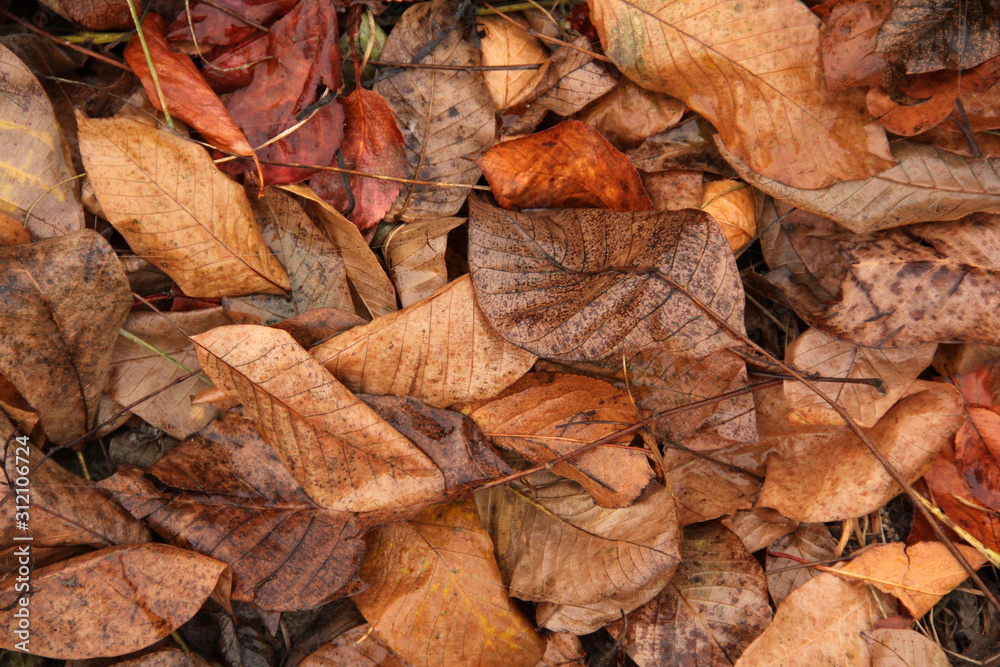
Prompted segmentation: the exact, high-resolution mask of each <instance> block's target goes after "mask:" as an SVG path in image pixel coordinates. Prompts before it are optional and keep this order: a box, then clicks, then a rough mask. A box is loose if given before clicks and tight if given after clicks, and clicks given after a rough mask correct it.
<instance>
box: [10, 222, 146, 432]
mask: <svg viewBox="0 0 1000 667" xmlns="http://www.w3.org/2000/svg"><path fill="white" fill-rule="evenodd" d="M0 287H2V289H3V293H4V303H5V308H4V309H3V311H2V313H3V316H2V318H0V324H2V326H0V329H2V331H0V351H2V354H0V373H2V375H3V376H4V377H5V378H6V379H7V380H9V381H10V382H11V383H13V384H14V386H15V387H16V388H17V390H18V391H19V392H20V393H21V395H22V396H23V397H24V398H25V399H26V400H27V401H28V403H30V404H31V407H33V408H34V409H35V410H36V411H37V412H38V414H39V417H40V418H41V422H42V427H43V428H44V429H45V433H46V435H47V436H48V438H49V440H51V441H52V442H54V443H56V444H62V443H65V442H68V441H70V440H73V439H74V438H77V437H79V436H82V435H83V434H84V433H86V432H87V430H88V429H90V427H92V426H94V422H95V418H96V416H97V404H98V401H99V398H100V395H101V390H102V389H103V388H104V386H105V382H106V381H107V378H108V372H109V369H108V364H109V363H110V362H111V355H112V352H113V350H114V345H115V339H116V338H117V336H118V329H119V328H120V327H121V326H122V324H123V323H124V322H125V316H126V315H127V314H128V309H129V307H130V306H131V303H132V300H131V297H130V291H129V286H128V280H127V279H126V277H125V272H124V271H123V270H122V268H121V263H120V262H119V261H118V258H117V257H115V253H114V250H112V248H111V246H110V245H109V244H108V242H107V241H105V240H104V238H103V237H102V236H100V235H99V234H98V233H97V232H94V231H91V230H82V231H79V232H74V233H72V234H69V235H67V236H60V237H57V238H53V239H46V240H44V241H39V242H37V243H31V244H26V245H18V246H10V247H7V248H0Z"/></svg>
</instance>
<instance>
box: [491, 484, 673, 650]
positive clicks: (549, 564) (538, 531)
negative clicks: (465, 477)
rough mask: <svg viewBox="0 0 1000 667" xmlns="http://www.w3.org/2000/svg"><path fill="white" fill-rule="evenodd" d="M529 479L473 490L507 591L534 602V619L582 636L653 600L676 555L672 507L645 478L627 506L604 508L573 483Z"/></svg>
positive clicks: (665, 491)
mask: <svg viewBox="0 0 1000 667" xmlns="http://www.w3.org/2000/svg"><path fill="white" fill-rule="evenodd" d="M530 480H531V481H532V485H531V487H530V488H528V487H520V486H517V487H515V486H503V487H494V488H491V489H488V490H486V491H481V492H479V493H477V494H476V504H477V506H478V508H479V515H480V517H481V518H482V521H483V525H484V526H486V530H487V532H489V534H490V537H492V538H493V544H494V545H496V550H497V563H498V564H499V566H500V571H501V572H502V573H503V576H504V581H505V582H506V583H507V585H508V586H509V587H510V594H511V595H512V596H514V597H517V598H520V599H522V600H531V601H535V602H539V603H540V604H539V606H538V612H537V614H536V618H537V620H538V623H539V624H540V625H542V626H544V627H546V628H548V629H550V630H552V631H554V632H569V633H571V634H578V635H579V634H587V633H589V632H593V631H594V630H596V629H597V628H600V627H601V626H603V625H606V624H607V623H610V622H611V621H613V620H615V619H617V618H620V613H621V612H620V611H619V610H620V609H624V610H625V612H626V613H627V612H629V611H631V610H633V609H635V608H637V607H639V606H640V605H643V604H645V603H646V602H648V601H649V600H650V599H652V598H653V597H654V596H655V595H656V594H657V593H658V592H659V591H660V589H662V588H663V586H664V585H665V584H666V583H667V581H669V580H670V577H671V576H672V575H673V573H674V570H675V569H676V567H677V565H678V562H679V560H680V541H681V534H680V527H679V524H678V523H677V506H676V505H675V503H674V495H673V492H672V491H671V490H670V488H669V487H663V486H661V485H660V484H658V483H656V482H652V483H651V484H650V485H649V486H648V487H647V488H646V490H645V491H644V492H643V494H642V496H641V497H640V498H639V500H638V501H636V503H635V504H634V505H632V506H631V507H623V508H619V509H605V508H602V507H598V506H597V505H596V504H595V503H594V500H593V498H591V497H590V495H589V494H588V493H587V492H586V491H585V490H584V489H583V487H581V486H580V485H579V484H577V483H576V482H573V481H571V480H567V479H560V478H558V477H556V476H555V475H552V474H550V473H536V474H535V475H533V476H532V477H531V478H530Z"/></svg>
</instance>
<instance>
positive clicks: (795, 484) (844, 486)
mask: <svg viewBox="0 0 1000 667" xmlns="http://www.w3.org/2000/svg"><path fill="white" fill-rule="evenodd" d="M963 418H964V409H963V405H962V400H961V394H960V393H959V392H958V390H957V389H955V388H954V387H953V386H951V385H947V384H940V383H929V382H928V383H923V382H918V383H916V384H915V385H914V388H913V391H912V393H911V395H910V396H908V397H906V398H904V399H903V400H901V401H900V402H899V403H897V404H896V405H895V406H893V408H892V409H891V410H889V411H888V412H887V413H886V414H885V416H884V417H882V419H880V420H879V422H878V423H877V424H876V425H875V426H874V427H873V428H870V429H863V430H864V431H865V432H866V434H867V435H868V437H869V438H870V439H871V441H872V442H873V443H874V444H875V446H876V447H877V448H878V449H879V451H880V452H882V454H883V455H884V456H885V457H886V458H887V459H888V460H889V462H890V463H892V465H893V466H894V467H895V468H896V470H897V471H898V472H899V474H900V475H901V476H902V477H903V479H906V480H907V481H912V480H914V479H916V478H917V477H919V476H920V475H922V474H923V473H924V472H925V471H926V470H927V468H928V467H929V466H930V464H931V462H932V461H933V460H934V457H935V456H936V455H937V453H938V451H939V450H940V449H941V447H943V446H944V444H945V443H946V442H947V441H948V440H949V439H950V438H951V437H952V436H953V435H954V434H955V431H956V430H957V429H958V427H959V425H960V424H961V423H962V420H963ZM810 428H812V429H822V428H823V427H801V431H800V432H799V433H798V434H796V433H792V434H789V435H776V436H771V437H769V438H765V439H764V440H763V444H764V445H766V446H769V447H771V448H772V452H771V454H770V455H769V456H768V458H767V476H766V478H765V480H764V487H763V488H762V489H761V495H760V500H759V501H758V502H759V505H761V506H764V507H772V508H774V509H776V510H778V511H779V512H781V513H782V514H784V515H785V516H787V517H790V518H793V519H798V520H799V521H809V522H815V521H839V520H841V519H849V518H853V517H859V516H864V515H865V514H869V513H871V512H874V511H876V510H877V509H878V508H879V507H882V505H884V504H885V503H887V502H888V501H889V500H890V499H892V498H893V497H895V496H897V495H898V494H899V493H900V489H899V486H898V485H896V483H895V482H893V481H892V479H891V478H890V477H889V474H888V473H887V472H886V471H885V470H884V469H883V468H882V466H881V464H880V463H879V462H878V461H877V460H876V459H875V457H874V456H873V455H872V454H871V452H870V451H868V448H867V447H866V446H865V445H864V444H863V443H862V442H861V441H860V440H858V438H857V436H855V435H854V434H853V433H852V432H851V431H850V430H848V429H847V428H846V427H843V428H839V429H829V428H828V429H827V430H825V431H822V430H821V431H818V432H817V431H812V432H810V430H809V429H810Z"/></svg>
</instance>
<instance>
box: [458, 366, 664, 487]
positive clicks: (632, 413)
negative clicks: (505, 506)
mask: <svg viewBox="0 0 1000 667" xmlns="http://www.w3.org/2000/svg"><path fill="white" fill-rule="evenodd" d="M469 416H470V417H472V419H473V421H475V422H476V424H477V425H478V426H479V428H481V429H482V430H483V432H484V433H486V434H487V435H488V436H489V437H490V438H491V439H492V440H493V442H494V443H495V444H497V445H499V446H501V447H505V448H507V449H510V450H513V451H515V452H517V453H518V454H519V455H520V456H522V457H524V458H526V459H528V460H529V461H532V462H534V463H548V462H549V461H551V460H553V459H555V458H558V457H559V456H562V455H563V454H567V453H569V452H572V451H573V450H575V449H578V448H580V447H582V446H583V445H585V444H587V443H589V442H593V441H594V440H599V439H601V438H605V437H607V436H610V435H612V434H613V433H615V432H616V431H619V430H621V429H623V428H625V427H627V426H630V425H631V424H634V423H636V422H638V421H639V414H638V412H637V411H636V409H635V406H634V405H633V404H632V400H631V398H630V397H629V395H628V394H627V393H625V392H624V391H622V390H620V389H617V388H616V387H614V386H613V385H610V384H608V383H607V382H601V381H600V380H595V379H593V378H589V377H585V376H583V375H567V374H556V373H528V374H527V375H525V376H524V377H522V378H521V379H520V380H518V381H517V382H515V383H514V384H512V385H511V386H510V387H508V388H507V389H505V390H504V391H502V392H501V393H499V394H497V395H496V396H495V397H494V398H493V399H492V400H490V401H489V402H487V403H486V404H485V405H482V406H481V407H479V408H477V409H476V410H474V411H473V412H472V413H471V414H470V415H469ZM631 441H632V435H631V434H630V435H627V436H624V437H621V438H619V439H618V440H617V441H615V442H613V443H611V444H613V445H617V446H616V447H601V448H598V449H594V450H591V451H589V452H586V453H585V454H582V455H580V456H577V457H575V458H573V459H572V460H570V461H566V462H564V463H560V464H558V465H556V466H553V467H552V468H550V469H551V470H552V472H554V473H555V474H557V475H561V476H563V477H567V478H569V479H572V480H576V481H577V482H578V483H579V484H581V485H582V486H583V487H584V488H585V489H586V490H587V492H588V493H590V495H591V496H593V498H594V500H595V501H596V502H597V504H598V505H600V506H601V507H625V506H627V505H630V504H631V503H632V502H633V501H634V500H635V499H636V498H637V497H638V496H639V494H640V493H641V492H642V490H643V489H644V488H645V487H646V485H647V484H648V483H649V481H650V480H651V479H652V478H653V471H652V469H650V467H649V464H648V463H647V462H646V456H645V454H646V452H645V450H642V449H635V448H633V449H622V447H628V445H629V443H630V442H631Z"/></svg>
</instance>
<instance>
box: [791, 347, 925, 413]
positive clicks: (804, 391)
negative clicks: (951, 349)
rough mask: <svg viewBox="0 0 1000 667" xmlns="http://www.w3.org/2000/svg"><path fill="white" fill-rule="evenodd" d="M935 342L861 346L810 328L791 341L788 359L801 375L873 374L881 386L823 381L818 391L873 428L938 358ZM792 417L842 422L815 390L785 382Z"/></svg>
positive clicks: (851, 375) (848, 376) (842, 376)
mask: <svg viewBox="0 0 1000 667" xmlns="http://www.w3.org/2000/svg"><path fill="white" fill-rule="evenodd" d="M935 349H936V346H935V345H933V344H932V345H921V346H919V347H913V348H902V349H895V350H894V349H885V350H883V349H879V348H873V347H860V346H858V345H853V344H851V343H848V342H847V341H843V340H837V339H836V338H830V337H829V336H827V335H826V334H824V333H822V332H821V331H819V330H817V329H809V330H808V331H806V332H805V333H804V334H802V335H801V336H799V337H798V338H796V339H795V340H794V341H792V342H791V343H790V344H789V345H788V348H787V349H786V351H785V362H786V363H787V364H788V365H790V366H792V367H793V368H796V369H798V370H799V371H800V372H803V373H815V374H816V375H820V376H823V377H830V378H845V379H847V378H855V379H860V378H873V379H877V380H880V381H881V382H882V387H881V388H879V387H873V386H871V385H864V384H838V383H826V382H824V383H820V384H819V385H817V386H818V387H819V388H820V390H821V391H822V392H823V393H824V394H825V395H826V396H828V397H829V398H830V399H832V400H834V401H836V402H837V404H838V405H840V406H841V407H842V408H844V409H845V410H847V412H848V414H850V415H851V417H853V418H854V420H855V421H856V422H857V423H858V425H859V426H865V427H869V428H870V427H872V426H874V425H875V423H876V422H878V420H879V419H881V418H882V415H884V414H885V413H886V411H888V410H889V408H891V407H892V406H893V405H895V404H896V401H898V400H899V399H901V398H902V397H903V396H904V395H906V394H907V392H908V391H909V389H910V387H911V386H912V385H913V383H914V381H916V379H917V376H918V375H920V374H921V373H922V372H923V371H924V369H925V368H927V367H928V366H930V364H931V360H932V359H933V358H934V350H935ZM785 399H786V400H787V402H788V407H789V409H790V412H789V415H788V419H789V421H792V422H795V423H799V424H830V425H832V426H839V425H840V424H842V423H843V419H842V418H841V417H840V415H838V414H837V413H836V412H834V410H833V408H831V407H830V405H829V404H828V403H827V402H826V401H824V400H823V398H822V397H821V396H817V395H816V393H815V392H813V391H812V390H811V389H809V388H808V387H806V386H805V385H803V384H802V383H800V382H796V381H789V382H785Z"/></svg>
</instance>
